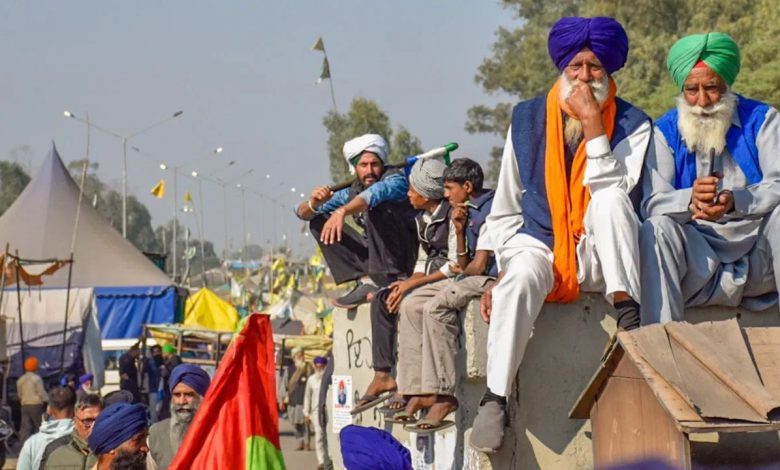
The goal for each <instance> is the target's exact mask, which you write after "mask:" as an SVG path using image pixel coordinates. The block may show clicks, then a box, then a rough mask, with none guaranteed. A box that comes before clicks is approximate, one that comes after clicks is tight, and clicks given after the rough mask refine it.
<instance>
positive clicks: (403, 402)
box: [377, 392, 409, 415]
mask: <svg viewBox="0 0 780 470" xmlns="http://www.w3.org/2000/svg"><path fill="white" fill-rule="evenodd" d="M408 402H409V400H407V399H406V398H404V396H403V395H401V396H400V397H396V396H395V392H393V396H392V397H391V398H390V399H389V400H387V403H386V404H385V406H383V407H381V408H379V409H378V410H377V411H378V412H380V413H382V414H384V415H395V414H397V413H398V412H400V411H403V410H404V408H406V404H407V403H408ZM394 403H398V404H400V405H401V406H399V407H397V408H390V405H392V404H394Z"/></svg>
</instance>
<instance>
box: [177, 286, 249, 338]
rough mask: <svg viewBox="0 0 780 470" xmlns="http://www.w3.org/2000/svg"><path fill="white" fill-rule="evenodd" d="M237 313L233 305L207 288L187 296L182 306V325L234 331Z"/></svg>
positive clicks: (237, 317) (236, 323)
mask: <svg viewBox="0 0 780 470" xmlns="http://www.w3.org/2000/svg"><path fill="white" fill-rule="evenodd" d="M238 320H239V315H238V311H237V310H236V308H235V307H233V306H232V305H230V304H229V303H227V302H225V301H224V300H222V299H221V298H219V296H218V295H217V294H215V293H214V292H212V291H211V290H209V289H207V288H205V287H204V288H203V289H200V290H199V291H198V292H196V293H195V294H194V295H191V296H189V297H188V298H187V303H186V304H185V306H184V325H186V326H199V327H202V328H208V329H209V330H218V331H235V329H236V326H237V325H238Z"/></svg>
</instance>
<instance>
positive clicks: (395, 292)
mask: <svg viewBox="0 0 780 470" xmlns="http://www.w3.org/2000/svg"><path fill="white" fill-rule="evenodd" d="M413 287H414V281H413V280H412V279H406V280H404V281H395V282H393V283H392V284H390V285H389V286H387V288H388V289H390V295H388V296H387V302H386V303H385V305H386V306H387V310H388V311H389V312H390V313H396V312H398V308H399V307H400V306H401V300H403V298H404V296H405V295H406V293H407V292H409V291H410V290H411V289H412V288H413Z"/></svg>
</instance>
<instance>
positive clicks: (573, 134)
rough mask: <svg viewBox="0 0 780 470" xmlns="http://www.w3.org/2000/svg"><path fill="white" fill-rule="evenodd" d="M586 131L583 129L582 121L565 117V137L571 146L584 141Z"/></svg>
mask: <svg viewBox="0 0 780 470" xmlns="http://www.w3.org/2000/svg"><path fill="white" fill-rule="evenodd" d="M583 134H584V131H583V130H582V121H580V120H578V119H574V118H573V117H571V116H567V117H566V119H564V127H563V138H564V139H565V140H566V144H567V145H568V146H569V147H576V146H577V145H579V144H580V142H581V141H582V136H583Z"/></svg>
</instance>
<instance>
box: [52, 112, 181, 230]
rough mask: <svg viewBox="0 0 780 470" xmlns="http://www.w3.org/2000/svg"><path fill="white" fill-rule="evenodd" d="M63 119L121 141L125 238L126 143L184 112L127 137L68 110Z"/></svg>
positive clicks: (123, 228) (124, 227) (124, 228)
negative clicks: (73, 120) (81, 124)
mask: <svg viewBox="0 0 780 470" xmlns="http://www.w3.org/2000/svg"><path fill="white" fill-rule="evenodd" d="M62 114H63V115H64V116H65V117H67V118H71V119H75V120H76V121H79V122H82V123H84V124H86V125H87V126H89V127H93V128H95V129H97V130H99V131H101V132H104V133H106V134H108V135H111V136H113V137H116V138H117V139H119V140H121V141H122V236H123V237H124V238H127V141H128V140H130V139H132V138H134V137H137V136H139V135H141V134H143V133H144V132H147V131H150V130H152V129H154V128H155V127H157V126H160V125H162V124H165V123H166V122H168V121H171V120H173V119H176V118H177V117H179V116H181V115H182V114H184V111H176V112H175V113H173V115H171V116H168V117H166V118H165V119H162V120H160V121H157V122H155V123H154V124H151V125H149V126H146V127H144V128H142V129H140V130H138V131H135V132H133V133H131V134H129V135H122V134H119V133H118V132H114V131H111V130H108V129H106V128H104V127H101V126H98V125H96V124H95V123H94V122H92V121H91V120H90V121H87V120H86V119H82V118H80V117H78V116H76V115H75V114H73V113H71V112H70V111H68V110H65V111H63V113H62Z"/></svg>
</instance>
